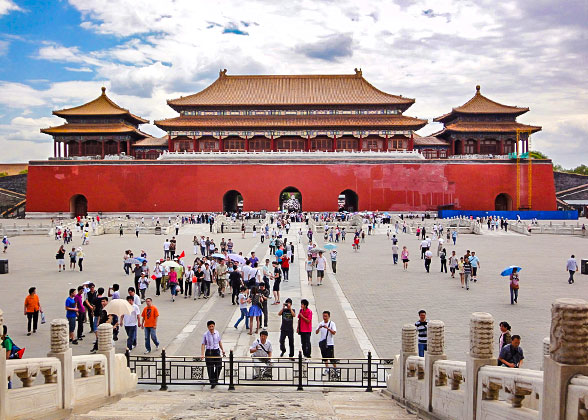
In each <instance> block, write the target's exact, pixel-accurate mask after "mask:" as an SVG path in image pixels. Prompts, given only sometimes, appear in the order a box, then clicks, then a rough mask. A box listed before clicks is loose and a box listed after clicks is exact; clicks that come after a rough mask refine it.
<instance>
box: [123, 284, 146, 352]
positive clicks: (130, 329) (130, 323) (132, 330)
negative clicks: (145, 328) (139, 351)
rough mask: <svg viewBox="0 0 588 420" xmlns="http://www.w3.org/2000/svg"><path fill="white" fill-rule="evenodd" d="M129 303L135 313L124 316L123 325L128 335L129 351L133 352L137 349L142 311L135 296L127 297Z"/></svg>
mask: <svg viewBox="0 0 588 420" xmlns="http://www.w3.org/2000/svg"><path fill="white" fill-rule="evenodd" d="M127 302H128V303H129V305H131V306H132V307H133V311H132V312H131V313H130V314H129V315H124V314H123V315H122V320H121V322H122V324H123V325H124V327H125V331H126V333H127V349H128V350H133V349H134V348H135V347H137V326H138V325H139V324H140V323H141V317H140V315H139V314H140V313H141V309H139V306H138V305H137V304H136V303H135V299H134V297H133V296H130V295H129V296H127Z"/></svg>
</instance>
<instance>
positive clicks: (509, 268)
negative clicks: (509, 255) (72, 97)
mask: <svg viewBox="0 0 588 420" xmlns="http://www.w3.org/2000/svg"><path fill="white" fill-rule="evenodd" d="M515 268H516V269H517V272H519V271H521V270H522V268H521V267H519V266H518V265H511V266H510V267H508V268H505V269H504V270H503V271H502V273H500V275H501V276H510V275H511V274H512V270H514V269H515Z"/></svg>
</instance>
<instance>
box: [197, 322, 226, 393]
mask: <svg viewBox="0 0 588 420" xmlns="http://www.w3.org/2000/svg"><path fill="white" fill-rule="evenodd" d="M206 327H207V328H208V331H206V332H205V333H204V335H203V336H202V345H201V353H202V354H201V357H202V358H203V359H205V360H206V370H207V371H208V380H209V381H210V388H211V389H214V388H215V387H216V385H217V384H218V378H219V377H220V373H221V370H222V368H223V361H222V359H221V351H222V354H223V357H224V356H225V349H224V348H223V342H222V341H221V336H220V334H219V333H218V331H215V330H214V328H215V323H214V321H208V322H207V323H206Z"/></svg>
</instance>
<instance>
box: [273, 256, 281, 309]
mask: <svg viewBox="0 0 588 420" xmlns="http://www.w3.org/2000/svg"><path fill="white" fill-rule="evenodd" d="M272 265H273V267H274V272H273V274H272V278H273V279H274V285H273V287H272V292H273V293H274V303H272V305H279V304H280V283H281V282H282V269H281V268H280V266H279V264H278V262H277V261H274V262H272Z"/></svg>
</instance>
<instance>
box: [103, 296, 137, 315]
mask: <svg viewBox="0 0 588 420" xmlns="http://www.w3.org/2000/svg"><path fill="white" fill-rule="evenodd" d="M104 310H105V311H106V313H107V314H113V315H117V316H118V317H119V318H120V317H121V315H130V314H131V313H132V312H133V307H132V306H131V305H129V302H127V301H126V300H125V299H113V300H111V301H110V302H108V305H106V307H105V308H104Z"/></svg>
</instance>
